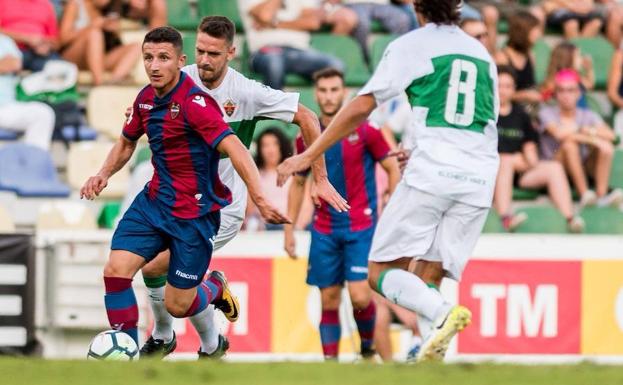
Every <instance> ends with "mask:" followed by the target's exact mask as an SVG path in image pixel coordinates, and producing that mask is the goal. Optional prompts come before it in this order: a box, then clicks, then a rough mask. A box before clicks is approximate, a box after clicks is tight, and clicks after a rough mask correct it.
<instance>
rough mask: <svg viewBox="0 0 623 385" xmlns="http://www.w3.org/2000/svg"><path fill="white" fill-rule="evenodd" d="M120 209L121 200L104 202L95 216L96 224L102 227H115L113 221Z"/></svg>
mask: <svg viewBox="0 0 623 385" xmlns="http://www.w3.org/2000/svg"><path fill="white" fill-rule="evenodd" d="M120 211H121V201H112V202H106V204H104V206H103V207H102V211H100V214H99V216H98V217H97V225H98V226H99V227H100V228H103V229H112V228H114V227H115V221H116V219H117V217H118V216H119V214H120Z"/></svg>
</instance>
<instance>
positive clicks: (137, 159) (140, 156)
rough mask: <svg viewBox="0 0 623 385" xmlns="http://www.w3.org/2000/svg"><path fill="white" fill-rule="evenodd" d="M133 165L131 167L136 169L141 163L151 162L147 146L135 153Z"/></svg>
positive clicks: (149, 150)
mask: <svg viewBox="0 0 623 385" xmlns="http://www.w3.org/2000/svg"><path fill="white" fill-rule="evenodd" d="M135 154H136V155H135V156H134V163H132V167H136V166H138V165H139V164H141V163H143V162H148V161H150V160H151V149H150V148H149V146H145V147H143V148H141V149H140V150H137V151H136V152H135Z"/></svg>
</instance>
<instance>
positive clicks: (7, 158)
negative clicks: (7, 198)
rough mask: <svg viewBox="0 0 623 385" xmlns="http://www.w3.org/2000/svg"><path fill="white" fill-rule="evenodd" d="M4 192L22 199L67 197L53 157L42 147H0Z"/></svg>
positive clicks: (11, 145) (1, 182) (12, 145)
mask: <svg viewBox="0 0 623 385" xmlns="http://www.w3.org/2000/svg"><path fill="white" fill-rule="evenodd" d="M0 190H7V191H13V192H15V193H16V194H17V195H18V196H21V197H66V196H69V193H70V189H69V187H68V186H66V185H65V184H64V183H62V182H61V181H59V179H58V175H57V173H56V168H55V167H54V163H53V162H52V157H51V156H50V154H49V153H48V152H46V151H44V150H42V149H40V148H38V147H34V146H30V145H27V144H23V143H11V144H9V145H6V146H4V147H2V148H0Z"/></svg>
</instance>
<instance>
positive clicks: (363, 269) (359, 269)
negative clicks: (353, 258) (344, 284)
mask: <svg viewBox="0 0 623 385" xmlns="http://www.w3.org/2000/svg"><path fill="white" fill-rule="evenodd" d="M350 271H351V272H353V273H362V274H368V268H367V267H364V266H353V267H351V268H350Z"/></svg>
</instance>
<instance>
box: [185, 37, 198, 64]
mask: <svg viewBox="0 0 623 385" xmlns="http://www.w3.org/2000/svg"><path fill="white" fill-rule="evenodd" d="M196 39H197V33H196V32H184V34H183V35H182V41H183V44H184V53H185V54H186V63H188V64H191V63H195V40H196Z"/></svg>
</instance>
